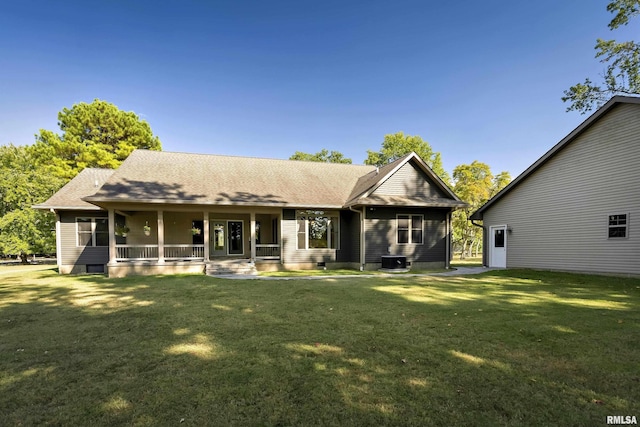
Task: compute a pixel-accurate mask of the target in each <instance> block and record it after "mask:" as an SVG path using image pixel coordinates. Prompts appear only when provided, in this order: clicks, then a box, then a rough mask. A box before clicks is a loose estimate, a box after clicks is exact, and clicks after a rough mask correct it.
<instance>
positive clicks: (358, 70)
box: [0, 0, 638, 177]
mask: <svg viewBox="0 0 640 427" xmlns="http://www.w3.org/2000/svg"><path fill="white" fill-rule="evenodd" d="M607 3H608V1H595V0H586V1H585V0H562V1H558V0H539V1H536V2H531V1H528V2H521V1H506V0H505V1H496V0H486V1H482V2H479V1H468V0H467V1H465V0H461V1H457V2H442V1H425V0H423V1H406V0H394V1H382V2H381V1H366V2H365V1H344V0H343V1H331V0H330V1H322V2H318V1H315V2H312V1H303V0H299V1H271V2H265V1H243V0H238V1H207V2H205V1H153V2H151V1H142V0H139V1H130V0H128V1H118V0H112V1H101V2H100V1H98V2H85V1H83V2H80V1H64V0H61V1H58V2H52V1H49V0H46V1H29V0H22V1H10V2H9V1H7V2H4V4H3V6H2V8H1V10H0V144H8V143H10V142H11V143H14V144H30V143H32V142H33V141H34V134H36V133H37V132H38V130H39V129H49V130H54V131H58V127H57V113H58V112H59V111H60V110H61V109H62V108H63V107H71V106H72V105H73V104H75V103H78V102H91V101H92V100H93V99H95V98H100V99H104V100H107V101H109V102H112V103H114V104H116V105H117V106H118V107H119V108H121V109H123V110H127V111H134V112H136V113H137V114H138V115H139V116H140V117H142V118H143V119H145V120H147V121H148V122H149V124H150V125H151V127H152V129H153V131H154V133H155V134H156V135H158V136H159V137H160V139H161V141H162V144H163V148H164V150H167V151H185V152H195V153H212V154H231V155H247V156H257V157H272V158H288V157H289V156H290V155H291V154H293V152H295V151H296V150H299V151H306V152H316V151H319V150H320V149H321V148H327V149H329V150H338V151H341V152H343V153H344V154H345V155H346V156H347V157H351V158H352V159H353V161H354V163H362V162H363V161H364V159H365V158H366V150H368V149H371V150H378V149H379V148H380V144H381V142H382V140H383V138H384V135H385V134H389V133H395V132H398V131H404V132H405V133H406V134H410V135H420V136H421V137H422V138H423V139H424V140H426V141H428V142H429V143H430V144H431V146H432V147H433V149H434V150H436V151H439V152H441V153H442V159H443V163H444V166H445V169H447V170H448V171H449V172H451V171H452V170H453V168H454V167H455V166H456V165H458V164H462V163H470V162H471V161H473V160H480V161H483V162H485V163H488V164H489V165H490V166H491V168H492V170H493V171H494V172H499V171H502V170H507V171H509V172H511V174H512V175H513V176H514V177H515V176H516V175H517V174H519V173H520V172H522V171H523V170H524V169H525V168H526V167H527V166H529V165H530V164H531V163H533V162H534V161H535V160H536V159H537V158H538V157H539V156H541V155H542V154H543V153H544V152H545V151H547V150H548V149H549V148H550V147H551V146H553V145H554V144H555V143H556V142H558V141H559V140H560V139H562V138H563V137H564V136H565V135H566V134H568V133H569V132H570V131H571V130H572V129H573V128H575V127H576V126H577V125H578V124H579V123H580V122H582V121H583V120H584V119H585V118H586V116H582V115H580V114H578V113H575V112H572V113H566V112H565V109H566V106H567V105H566V104H564V103H562V101H561V100H560V97H561V96H562V92H563V90H564V89H567V88H568V87H569V86H571V85H572V84H575V83H577V82H581V81H583V80H584V78H585V77H587V76H590V77H592V78H594V79H596V80H597V76H598V74H600V73H602V70H603V66H602V65H601V64H599V63H598V62H597V60H596V59H594V53H595V51H594V49H593V47H594V45H595V41H596V38H598V37H602V38H616V39H620V40H621V39H633V38H635V39H637V38H638V37H637V36H638V34H637V31H636V33H635V34H634V33H633V31H632V29H631V28H625V29H623V30H618V31H614V32H612V31H609V29H608V28H607V24H608V22H609V21H610V19H611V14H609V13H608V12H607V11H606V5H607ZM89 5H90V7H89ZM633 30H634V31H635V28H634V29H633Z"/></svg>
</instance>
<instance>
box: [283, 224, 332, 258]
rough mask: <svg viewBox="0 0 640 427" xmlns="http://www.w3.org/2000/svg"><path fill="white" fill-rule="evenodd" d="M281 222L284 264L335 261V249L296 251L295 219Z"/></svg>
mask: <svg viewBox="0 0 640 427" xmlns="http://www.w3.org/2000/svg"><path fill="white" fill-rule="evenodd" d="M284 218H285V219H283V220H282V261H283V263H284V264H293V263H309V262H313V263H317V262H334V261H336V250H335V249H298V247H297V228H296V219H295V218H294V219H286V218H287V216H286V215H285V217H284Z"/></svg>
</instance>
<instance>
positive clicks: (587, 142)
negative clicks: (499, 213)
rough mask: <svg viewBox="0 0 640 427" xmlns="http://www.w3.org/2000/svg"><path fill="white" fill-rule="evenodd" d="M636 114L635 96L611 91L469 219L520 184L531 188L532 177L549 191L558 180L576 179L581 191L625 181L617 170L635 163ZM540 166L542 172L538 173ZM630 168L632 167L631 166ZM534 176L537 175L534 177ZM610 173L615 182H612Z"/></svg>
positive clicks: (639, 150) (639, 105) (639, 148)
mask: <svg viewBox="0 0 640 427" xmlns="http://www.w3.org/2000/svg"><path fill="white" fill-rule="evenodd" d="M639 114H640V98H639V97H626V96H614V97H613V98H611V99H610V100H609V102H607V103H606V104H605V105H604V106H602V107H601V108H600V109H599V110H598V111H596V112H595V113H593V114H592V115H591V116H590V117H589V118H587V119H586V120H585V121H584V122H582V123H581V124H580V125H579V126H578V127H577V128H576V129H574V130H573V131H572V132H571V133H570V134H569V135H567V136H566V137H565V138H563V139H562V140H561V141H560V142H558V143H557V144H556V145H555V146H553V147H552V148H551V149H550V150H549V151H547V152H546V153H545V154H544V155H543V156H542V157H541V158H539V159H538V160H536V161H535V162H534V163H533V164H532V165H531V166H529V167H528V168H527V169H526V170H525V171H524V172H522V173H521V174H520V175H519V176H518V177H516V178H515V179H514V180H513V181H511V183H510V184H509V185H507V186H506V187H505V188H503V189H502V190H501V191H500V192H499V193H498V194H497V195H495V196H494V197H493V198H492V199H490V200H489V201H488V202H487V203H485V204H484V205H483V206H481V207H480V209H478V210H477V211H476V212H474V213H473V214H472V215H471V217H470V219H472V220H482V219H483V215H484V213H485V212H487V211H488V210H489V209H490V208H492V207H493V206H495V205H496V204H498V202H499V201H501V200H503V199H504V198H506V197H507V196H508V195H510V194H511V193H512V192H515V193H521V192H525V191H527V190H521V189H520V188H521V187H522V186H525V187H527V188H529V185H530V184H529V181H536V183H534V184H533V188H535V189H536V191H537V192H538V193H541V192H542V193H544V192H546V193H547V194H548V195H552V194H556V193H557V191H556V189H557V183H563V182H565V181H567V180H574V181H575V180H578V182H580V185H581V188H580V189H579V190H576V191H579V192H584V191H585V189H586V190H587V191H591V192H592V191H594V190H597V189H600V190H602V188H603V187H608V188H617V187H620V186H622V187H625V186H626V184H627V182H626V181H624V180H621V179H619V178H618V176H620V173H621V171H627V169H625V168H624V167H623V166H622V165H623V164H624V163H625V161H626V160H632V161H633V162H636V164H637V159H638V156H639V154H640V144H638V141H639V138H640V136H639V135H640V133H639V129H638V125H637V123H638V117H639ZM620 144H622V145H620ZM541 170H544V171H545V173H544V174H542V173H539V171H541ZM629 170H630V171H635V167H632V168H631V169H629ZM602 171H606V173H605V174H604V175H605V176H601V177H600V178H599V179H598V180H597V181H596V182H595V183H594V184H593V185H587V184H585V182H586V181H585V179H584V178H585V177H589V178H593V177H595V176H597V175H598V174H601V173H602ZM601 175H602V174H601ZM532 177H535V178H536V179H534V180H532ZM545 179H546V182H544V184H539V183H537V182H538V180H543V181H544V180H545ZM612 179H614V180H617V182H619V183H617V184H613V182H614V181H612ZM524 184H529V185H524ZM545 189H546V190H545ZM516 190H517V191H516ZM550 190H551V191H550ZM563 203H564V202H563Z"/></svg>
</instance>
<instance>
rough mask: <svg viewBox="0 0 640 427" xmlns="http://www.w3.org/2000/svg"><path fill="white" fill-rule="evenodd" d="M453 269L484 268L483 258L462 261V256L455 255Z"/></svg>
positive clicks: (469, 258)
mask: <svg viewBox="0 0 640 427" xmlns="http://www.w3.org/2000/svg"><path fill="white" fill-rule="evenodd" d="M451 267H454V268H456V267H482V256H479V257H468V258H465V259H460V254H456V255H454V257H453V259H452V260H451Z"/></svg>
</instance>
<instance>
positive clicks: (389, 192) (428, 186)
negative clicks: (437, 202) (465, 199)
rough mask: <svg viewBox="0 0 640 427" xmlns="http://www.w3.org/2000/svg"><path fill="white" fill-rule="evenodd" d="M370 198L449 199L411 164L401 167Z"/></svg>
mask: <svg viewBox="0 0 640 427" xmlns="http://www.w3.org/2000/svg"><path fill="white" fill-rule="evenodd" d="M371 196H399V197H411V198H412V197H431V198H435V197H437V198H449V195H447V194H445V193H444V191H442V190H441V189H440V188H439V187H438V186H436V185H435V183H434V182H433V181H431V179H430V178H429V177H428V176H427V175H426V174H425V173H424V172H423V171H422V170H421V169H420V168H418V167H417V166H416V165H415V164H413V162H407V163H405V164H404V165H402V166H401V167H400V168H399V169H398V170H397V171H396V172H395V173H394V174H393V175H391V176H390V177H389V178H387V179H386V180H385V181H384V182H383V183H382V184H381V185H380V186H379V187H378V188H376V190H375V191H374V192H373V193H371Z"/></svg>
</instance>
